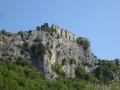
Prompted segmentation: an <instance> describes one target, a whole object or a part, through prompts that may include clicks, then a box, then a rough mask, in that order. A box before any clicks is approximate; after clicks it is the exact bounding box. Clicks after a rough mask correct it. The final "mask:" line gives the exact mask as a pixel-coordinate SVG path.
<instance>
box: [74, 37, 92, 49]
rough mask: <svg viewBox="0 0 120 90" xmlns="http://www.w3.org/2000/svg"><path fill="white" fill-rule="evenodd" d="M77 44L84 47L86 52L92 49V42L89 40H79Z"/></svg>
mask: <svg viewBox="0 0 120 90" xmlns="http://www.w3.org/2000/svg"><path fill="white" fill-rule="evenodd" d="M76 42H77V43H78V44H79V45H82V46H83V48H84V49H85V50H86V49H88V48H89V47H90V41H89V40H87V39H80V38H77V41H76Z"/></svg>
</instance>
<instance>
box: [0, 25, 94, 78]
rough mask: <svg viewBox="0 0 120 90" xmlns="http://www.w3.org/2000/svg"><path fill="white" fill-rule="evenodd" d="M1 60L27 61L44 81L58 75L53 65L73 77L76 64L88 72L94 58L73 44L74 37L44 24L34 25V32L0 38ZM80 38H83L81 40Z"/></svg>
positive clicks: (86, 50)
mask: <svg viewBox="0 0 120 90" xmlns="http://www.w3.org/2000/svg"><path fill="white" fill-rule="evenodd" d="M0 38H1V41H0V58H4V59H5V58H6V59H7V58H12V61H13V62H15V60H16V58H18V57H22V58H26V59H28V60H30V61H31V62H32V63H33V64H34V65H35V66H36V67H37V68H38V69H39V70H40V71H41V72H42V73H43V74H44V75H45V76H46V77H47V78H49V79H50V78H54V77H56V76H58V75H57V73H55V72H54V70H52V68H51V67H52V65H53V64H55V63H56V62H57V63H59V64H61V65H62V67H61V68H62V70H63V71H64V72H65V74H66V76H68V77H75V76H76V75H75V68H76V66H77V65H79V64H80V65H82V67H83V68H84V69H85V70H86V71H88V72H91V71H92V70H93V69H94V68H95V65H96V59H95V58H94V55H93V54H92V52H91V50H90V48H87V49H84V48H83V46H82V45H80V44H78V43H76V40H77V37H76V36H75V35H74V34H72V33H70V32H68V31H65V30H63V29H62V30H61V31H60V28H59V27H58V26H56V25H52V27H49V25H48V24H47V23H45V24H44V25H42V26H37V28H36V30H33V31H27V32H18V33H17V34H16V33H13V34H12V35H9V36H8V35H5V34H1V35H0ZM82 39H83V38H82Z"/></svg>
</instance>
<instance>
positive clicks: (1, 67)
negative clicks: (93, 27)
mask: <svg viewBox="0 0 120 90" xmlns="http://www.w3.org/2000/svg"><path fill="white" fill-rule="evenodd" d="M18 61H19V63H11V62H10V61H7V60H2V59H1V60H0V90H119V88H120V82H113V83H111V84H105V83H103V84H98V83H96V82H93V81H92V80H91V79H92V78H90V77H91V76H90V74H88V73H86V72H85V71H84V70H83V69H82V68H81V67H79V66H78V67H77V68H76V71H77V73H81V74H78V77H77V78H67V77H59V78H57V79H54V80H51V81H50V80H48V79H46V78H45V77H44V76H43V75H41V74H40V72H38V70H37V69H35V68H34V67H33V66H32V65H31V63H29V62H28V61H26V60H23V59H22V58H18V60H17V62H18ZM20 61H21V62H20ZM100 63H102V62H100ZM102 64H103V63H102ZM102 64H101V65H102ZM55 67H56V68H57V69H55ZM61 67H62V66H61V65H60V64H59V63H57V64H56V66H53V68H54V69H55V71H56V70H58V69H60V70H61ZM105 67H107V66H105ZM105 67H104V68H105ZM108 67H109V68H110V67H111V65H110V66H109V65H108ZM113 67H114V66H112V67H111V68H110V70H111V69H113V70H114V68H113ZM103 71H104V70H103ZM81 75H82V76H85V77H82V76H81Z"/></svg>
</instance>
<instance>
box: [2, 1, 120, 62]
mask: <svg viewBox="0 0 120 90" xmlns="http://www.w3.org/2000/svg"><path fill="white" fill-rule="evenodd" d="M45 22H48V23H49V24H50V25H51V24H52V23H55V24H57V25H59V26H60V27H61V28H65V29H67V30H69V31H71V32H73V33H75V34H76V35H77V36H78V37H79V36H80V37H81V36H82V37H87V38H89V39H90V41H91V49H92V52H93V53H94V54H95V55H96V56H97V57H98V58H101V59H109V60H111V59H115V58H120V0H0V29H6V30H7V31H9V32H17V31H20V30H30V29H35V27H36V26H38V25H41V24H43V23H45Z"/></svg>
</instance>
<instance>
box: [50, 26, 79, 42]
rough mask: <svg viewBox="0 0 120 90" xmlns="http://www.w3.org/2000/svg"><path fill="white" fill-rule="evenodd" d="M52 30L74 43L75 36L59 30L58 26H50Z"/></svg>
mask: <svg viewBox="0 0 120 90" xmlns="http://www.w3.org/2000/svg"><path fill="white" fill-rule="evenodd" d="M52 28H53V29H55V30H56V31H57V33H58V34H59V35H60V36H63V37H64V38H67V39H69V40H71V41H73V42H76V40H77V36H76V35H74V34H73V33H71V32H69V31H67V30H65V29H60V28H59V26H57V25H54V24H53V25H52Z"/></svg>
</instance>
